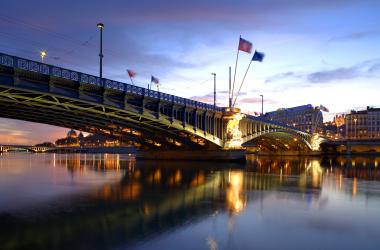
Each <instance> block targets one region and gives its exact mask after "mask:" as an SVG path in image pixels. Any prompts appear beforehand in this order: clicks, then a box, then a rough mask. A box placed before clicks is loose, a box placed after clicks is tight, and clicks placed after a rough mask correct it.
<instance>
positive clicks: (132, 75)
mask: <svg viewBox="0 0 380 250" xmlns="http://www.w3.org/2000/svg"><path fill="white" fill-rule="evenodd" d="M127 72H128V75H129V77H131V78H132V77H135V75H136V72H134V71H133V70H130V69H127Z"/></svg>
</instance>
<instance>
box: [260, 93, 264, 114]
mask: <svg viewBox="0 0 380 250" xmlns="http://www.w3.org/2000/svg"><path fill="white" fill-rule="evenodd" d="M260 96H261V115H264V95H260Z"/></svg>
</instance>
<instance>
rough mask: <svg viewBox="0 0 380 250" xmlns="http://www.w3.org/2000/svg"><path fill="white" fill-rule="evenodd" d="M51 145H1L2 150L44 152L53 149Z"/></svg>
mask: <svg viewBox="0 0 380 250" xmlns="http://www.w3.org/2000/svg"><path fill="white" fill-rule="evenodd" d="M51 149H52V148H50V147H43V146H30V145H0V152H8V151H19V150H25V151H30V152H36V153H43V152H47V151H49V150H51Z"/></svg>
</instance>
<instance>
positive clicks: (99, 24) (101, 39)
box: [96, 23, 104, 78]
mask: <svg viewBox="0 0 380 250" xmlns="http://www.w3.org/2000/svg"><path fill="white" fill-rule="evenodd" d="M96 26H97V27H98V28H99V30H100V52H99V58H100V62H99V63H100V65H99V77H100V78H102V77H103V29H104V24H102V23H98V24H97V25H96Z"/></svg>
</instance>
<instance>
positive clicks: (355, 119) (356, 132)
mask: <svg viewBox="0 0 380 250" xmlns="http://www.w3.org/2000/svg"><path fill="white" fill-rule="evenodd" d="M357 120H358V119H357V118H354V122H355V139H356V137H357V134H358V131H357V127H356V121H357Z"/></svg>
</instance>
